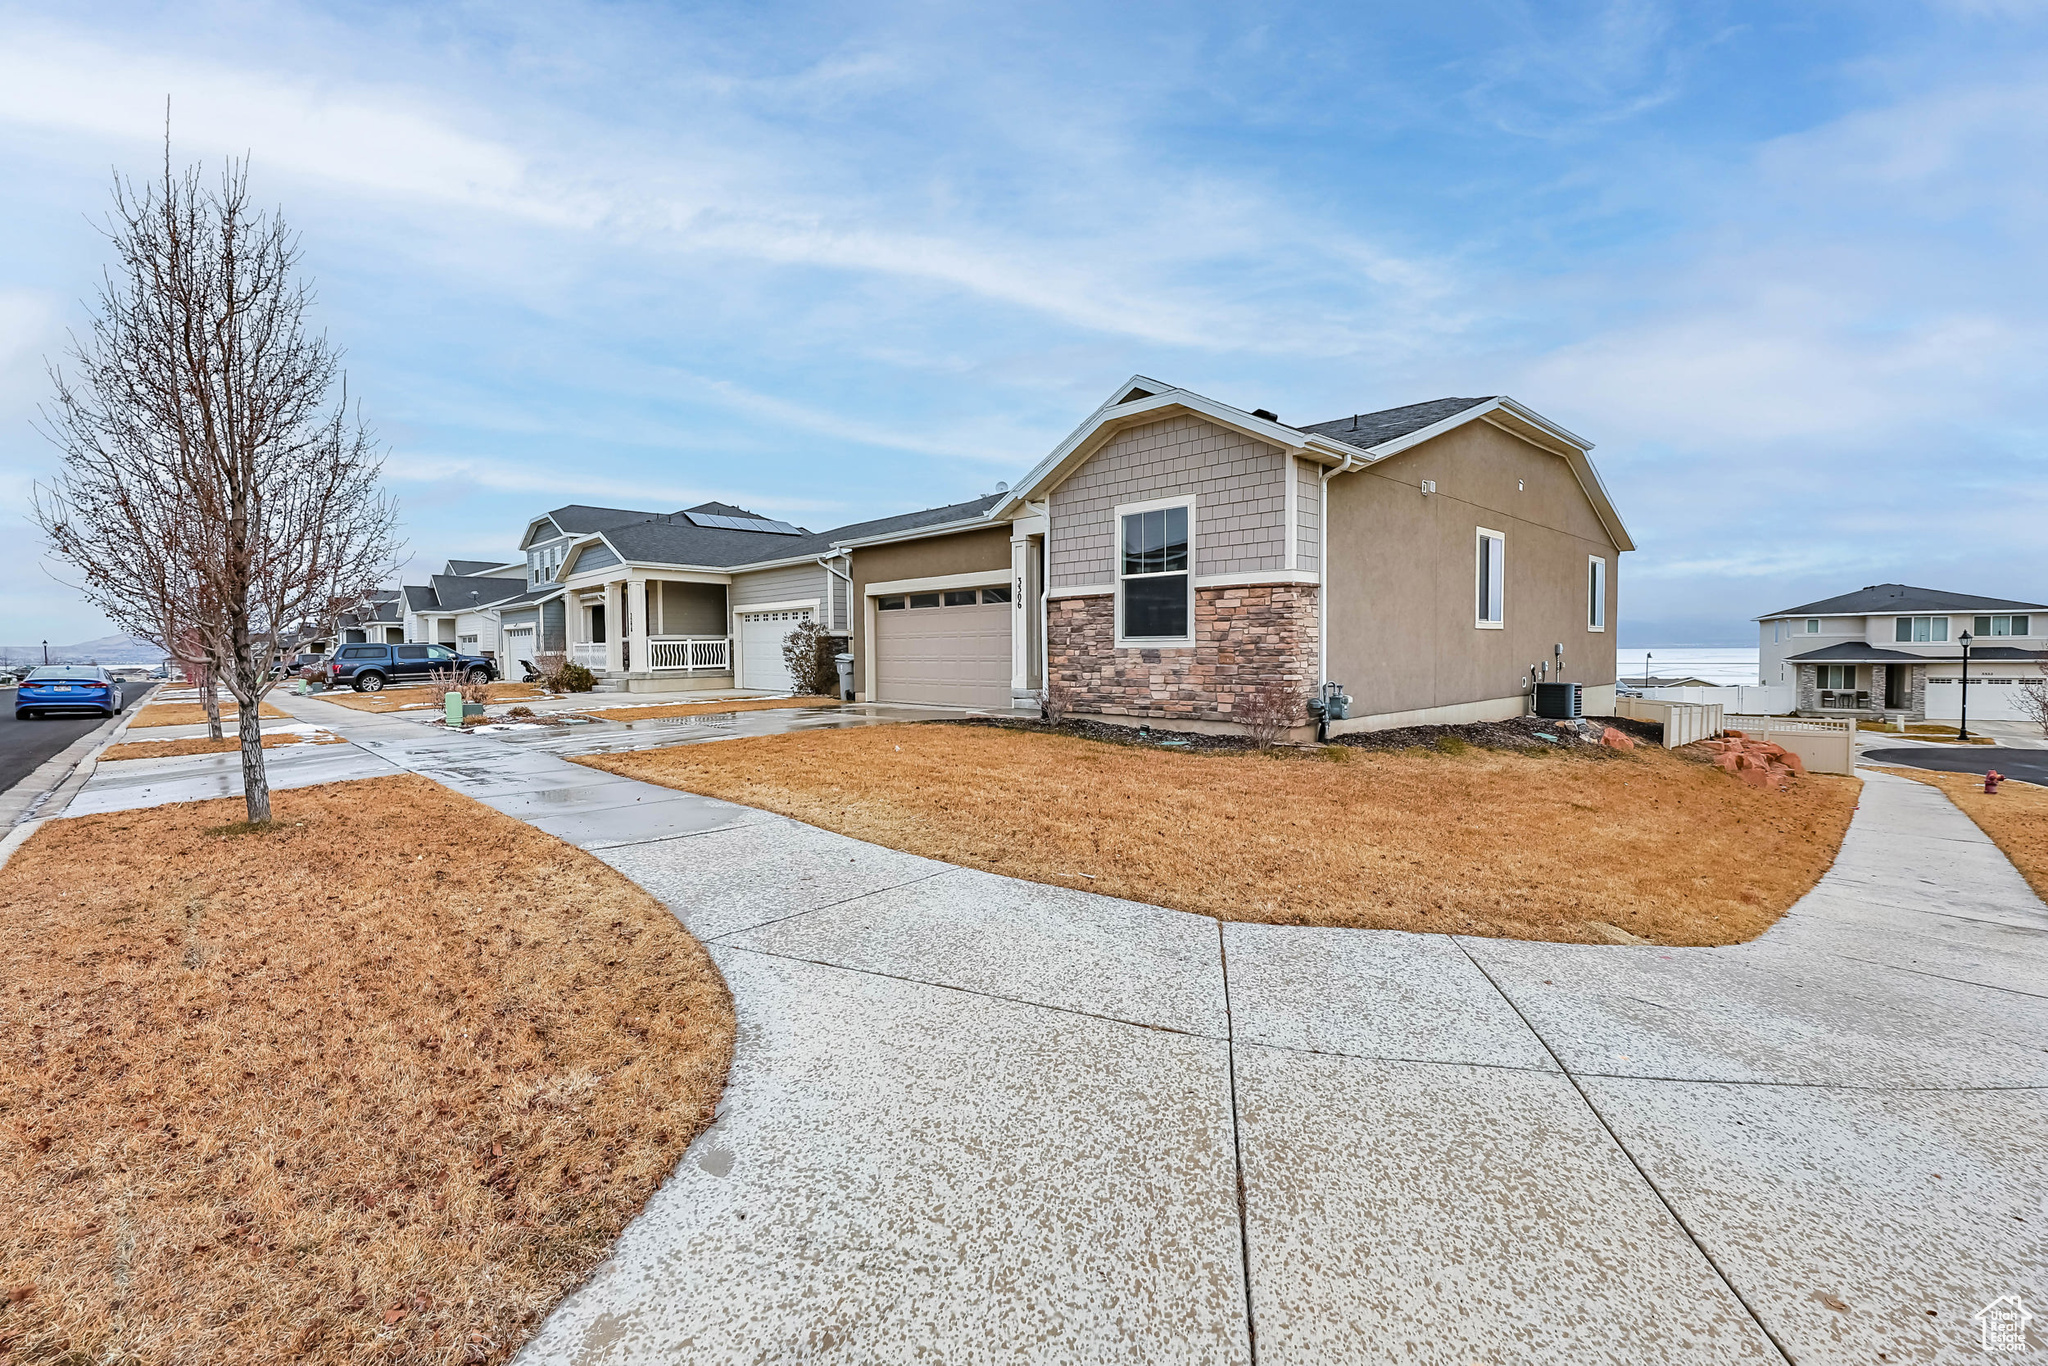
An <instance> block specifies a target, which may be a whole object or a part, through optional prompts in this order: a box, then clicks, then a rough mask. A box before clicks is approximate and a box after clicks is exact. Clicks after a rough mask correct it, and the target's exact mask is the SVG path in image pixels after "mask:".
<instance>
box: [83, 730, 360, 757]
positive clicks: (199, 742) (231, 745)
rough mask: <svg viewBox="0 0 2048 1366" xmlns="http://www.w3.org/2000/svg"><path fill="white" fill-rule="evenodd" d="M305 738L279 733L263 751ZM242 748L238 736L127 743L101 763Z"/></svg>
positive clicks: (338, 742) (340, 741) (265, 739)
mask: <svg viewBox="0 0 2048 1366" xmlns="http://www.w3.org/2000/svg"><path fill="white" fill-rule="evenodd" d="M304 741H305V737H304V736H302V735H299V734H297V733H296V732H293V731H281V732H277V733H274V734H270V735H266V736H264V737H263V748H265V749H278V748H280V747H282V746H284V745H296V744H300V743H302V742H304ZM311 743H313V744H316V745H345V744H347V743H348V742H347V741H346V740H343V739H342V738H341V737H340V736H338V735H337V736H334V737H332V738H331V739H326V740H314V741H312V742H311ZM241 747H242V741H241V738H240V737H239V736H234V735H223V736H221V737H220V739H218V740H209V739H207V738H206V737H205V736H203V735H195V736H193V737H192V738H191V739H189V740H129V741H127V742H125V743H123V744H118V745H109V746H108V747H107V750H106V752H105V753H104V754H102V755H100V758H101V759H102V760H107V759H174V758H178V757H179V756H181V755H186V754H232V753H233V752H234V751H236V750H238V749H240V748H241Z"/></svg>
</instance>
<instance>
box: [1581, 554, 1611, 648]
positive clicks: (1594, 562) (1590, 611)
mask: <svg viewBox="0 0 2048 1366" xmlns="http://www.w3.org/2000/svg"><path fill="white" fill-rule="evenodd" d="M1586 629H1587V630H1588V631H1604V630H1606V629H1607V561H1605V560H1603V559H1601V558H1600V557H1599V556H1598V555H1593V556H1590V557H1588V559H1587V561H1586Z"/></svg>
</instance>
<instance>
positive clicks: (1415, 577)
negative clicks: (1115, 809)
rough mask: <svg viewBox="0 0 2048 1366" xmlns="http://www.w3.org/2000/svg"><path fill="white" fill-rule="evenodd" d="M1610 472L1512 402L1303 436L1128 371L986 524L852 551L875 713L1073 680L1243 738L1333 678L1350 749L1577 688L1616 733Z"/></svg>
mask: <svg viewBox="0 0 2048 1366" xmlns="http://www.w3.org/2000/svg"><path fill="white" fill-rule="evenodd" d="M1590 450H1591V444H1590V443H1589V442H1586V441H1584V440H1582V439H1581V438H1579V437H1577V436H1574V435H1573V434H1572V433H1570V432H1569V431H1566V430H1565V429H1564V428H1563V427H1561V426H1559V425H1557V424H1556V423H1554V422H1551V421H1549V420H1548V419H1546V418H1544V417H1542V416H1540V415H1539V414H1537V413H1535V412H1533V411H1532V410H1530V409H1529V408H1527V407H1525V406H1523V405H1522V404H1520V403H1517V402H1516V401H1515V400H1513V399H1511V398H1508V397H1506V396H1504V395H1495V396H1489V397H1480V398H1449V399H1437V400H1433V401H1431V402H1427V403H1417V404H1410V405H1407V406H1405V407H1400V408H1392V409H1386V410H1382V411H1377V412H1371V413H1358V414H1355V415H1351V416H1346V417H1339V418H1336V419H1333V420H1330V421H1325V422H1315V423H1307V424H1302V425H1298V426H1297V425H1290V424H1287V423H1285V422H1282V421H1281V420H1280V418H1279V417H1278V415H1277V414H1275V413H1272V412H1268V411H1266V410H1263V409H1255V410H1253V411H1250V412H1246V411H1244V410H1242V409H1239V408H1235V407H1232V406H1230V405H1228V404H1225V403H1221V402H1219V401H1217V400H1215V399H1211V398H1207V397H1205V396H1203V395H1200V394H1196V393H1193V392H1191V391H1189V390H1185V389H1180V388H1176V387H1174V386H1172V385H1168V384H1163V383H1160V382H1158V381H1156V380H1151V379H1147V378H1145V377H1144V376H1134V377H1132V378H1131V379H1130V380H1128V381H1126V382H1125V383H1123V384H1121V385H1118V386H1117V388H1116V390H1115V391H1114V392H1113V393H1112V394H1111V396H1110V398H1109V400H1108V401H1107V402H1105V403H1104V404H1102V406H1101V407H1099V408H1097V409H1096V410H1095V411H1094V412H1093V413H1091V414H1090V415H1089V416H1088V418H1087V419H1086V420H1085V421H1083V422H1082V423H1081V425H1080V426H1079V427H1077V428H1076V429H1075V430H1074V431H1073V432H1072V433H1071V434H1070V435H1069V436H1068V437H1067V438H1066V439H1065V440H1064V441H1062V442H1061V443H1060V444H1059V445H1058V446H1056V447H1055V448H1054V449H1053V450H1052V451H1051V452H1050V453H1048V454H1047V456H1046V457H1045V458H1044V459H1043V460H1042V461H1040V462H1039V464H1038V466H1037V467H1036V468H1035V469H1033V470H1032V471H1031V473H1030V474H1029V475H1027V476H1026V477H1025V479H1024V480H1023V481H1022V482H1021V483H1020V484H1019V485H1018V486H1017V487H1016V488H1015V489H1012V490H1009V491H1007V492H1005V493H1004V494H1003V495H1002V496H1001V497H1000V498H998V499H995V500H993V501H992V503H991V505H990V506H989V507H988V509H987V510H986V511H985V512H981V513H979V514H978V515H977V514H976V512H975V510H974V507H973V505H972V504H968V505H963V506H962V507H960V508H959V509H957V510H956V511H957V513H958V515H957V516H955V517H953V518H951V519H950V520H945V521H936V520H935V521H931V522H927V523H926V524H923V525H915V526H905V527H897V528H887V529H879V528H878V529H876V530H873V531H870V532H868V533H866V534H862V535H843V534H839V535H835V536H834V538H833V540H834V545H835V546H836V547H838V548H841V549H844V550H846V551H848V552H850V555H851V562H852V570H851V576H852V590H853V592H854V594H855V596H856V597H857V598H858V600H859V603H860V609H859V611H858V612H857V613H856V614H855V617H854V619H853V653H854V654H855V656H856V678H857V681H858V687H859V690H860V695H861V696H862V697H863V698H866V699H872V700H875V701H881V702H917V703H926V704H941V705H956V706H957V705H967V706H978V707H986V708H1000V707H1001V706H1002V705H1003V704H1004V703H1005V702H1008V703H1009V704H1011V705H1012V706H1019V707H1024V706H1029V707H1035V705H1036V703H1035V698H1036V696H1037V694H1038V692H1039V690H1040V689H1042V688H1044V687H1046V686H1047V684H1048V683H1052V684H1056V685H1058V686H1060V687H1063V688H1064V689H1065V690H1066V691H1067V693H1068V694H1069V697H1070V701H1071V705H1072V707H1073V709H1074V711H1075V712H1077V713H1080V714H1089V715H1094V716H1098V717H1100V718H1102V719H1105V720H1111V721H1117V722H1124V723H1130V724H1140V723H1153V724H1160V723H1164V724H1170V725H1173V726H1177V727H1182V728H1192V729H1222V730H1229V729H1235V728H1236V723H1235V722H1234V721H1233V719H1232V711H1233V707H1234V705H1235V702H1236V700H1237V698H1238V697H1239V696H1241V695H1242V694H1243V693H1244V692H1245V691H1246V690H1247V689H1249V688H1253V687H1256V686H1259V685H1262V684H1266V683H1275V682H1277V683H1280V684H1283V685H1284V686H1285V687H1286V688H1287V689H1288V690H1290V691H1292V692H1295V693H1297V694H1299V695H1300V696H1301V697H1303V698H1304V699H1306V698H1307V697H1308V696H1309V695H1311V694H1314V693H1316V692H1317V691H1318V690H1319V688H1320V687H1321V685H1322V684H1324V683H1326V682H1329V683H1336V684H1339V685H1341V686H1342V687H1343V689H1344V690H1345V692H1346V693H1347V694H1348V695H1349V696H1350V697H1352V698H1353V704H1352V708H1351V717H1350V719H1348V720H1345V721H1340V722H1338V723H1337V724H1335V725H1333V726H1332V727H1331V729H1332V731H1333V732H1336V733H1343V732H1345V731H1350V730H1361V729H1379V728H1385V727H1390V726H1399V725H1413V724H1429V723H1436V724H1446V723H1456V722H1468V721H1480V720H1494V719H1505V718H1507V717H1512V716H1517V715H1520V714H1522V713H1523V712H1524V711H1526V710H1527V708H1528V705H1529V697H1530V693H1531V686H1530V685H1531V683H1532V682H1533V681H1542V680H1561V681H1570V682H1578V683H1580V684H1582V685H1583V687H1584V691H1585V706H1586V710H1587V711H1588V712H1589V713H1604V712H1608V711H1611V710H1612V708H1613V699H1614V685H1615V636H1614V632H1613V630H1612V629H1611V627H1610V623H1611V622H1612V621H1613V619H1614V606H1615V601H1616V591H1617V584H1618V562H1619V557H1620V555H1621V554H1622V553H1623V552H1625V551H1628V550H1632V549H1634V548H1635V545H1634V542H1633V541H1632V540H1630V538H1629V535H1628V532H1627V530H1626V529H1625V528H1624V527H1623V525H1622V522H1621V519H1620V516H1619V515H1618V514H1617V513H1616V511H1615V509H1614V506H1613V503H1612V502H1611V500H1610V499H1609V497H1608V495H1607V492H1606V489H1605V488H1604V487H1603V485H1602V484H1601V482H1600V478H1599V475H1598V473H1597V472H1596V471H1595V470H1594V468H1593V465H1592V463H1591V461H1590V460H1589V459H1588V455H1587V453H1588V452H1589V451H1590ZM848 530H851V529H848ZM1005 618H1007V623H1005V620H1004V619H1005ZM1005 636H1007V637H1008V639H1007V640H1005V639H1004V637H1005ZM1006 675H1007V676H1006Z"/></svg>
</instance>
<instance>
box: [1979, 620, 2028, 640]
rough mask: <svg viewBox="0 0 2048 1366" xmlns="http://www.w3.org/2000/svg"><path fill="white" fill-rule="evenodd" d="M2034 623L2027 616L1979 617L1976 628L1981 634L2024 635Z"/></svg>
mask: <svg viewBox="0 0 2048 1366" xmlns="http://www.w3.org/2000/svg"><path fill="white" fill-rule="evenodd" d="M2032 624H2033V623H2032V622H2030V621H2028V620H2027V619H2026V618H2025V617H1978V618H1977V624H1976V626H1975V628H1974V629H1975V630H1976V632H1977V634H1978V635H1979V636H2023V635H2026V634H2027V627H2029V626H2031V625H2032Z"/></svg>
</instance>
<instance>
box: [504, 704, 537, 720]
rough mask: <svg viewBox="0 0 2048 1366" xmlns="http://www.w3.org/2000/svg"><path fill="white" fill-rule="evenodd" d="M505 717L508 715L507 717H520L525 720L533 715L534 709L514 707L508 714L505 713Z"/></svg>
mask: <svg viewBox="0 0 2048 1366" xmlns="http://www.w3.org/2000/svg"><path fill="white" fill-rule="evenodd" d="M505 715H507V716H517V717H520V718H521V719H524V718H526V717H528V716H531V715H533V708H532V707H513V708H512V709H511V710H509V711H507V712H506V713H505Z"/></svg>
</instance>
